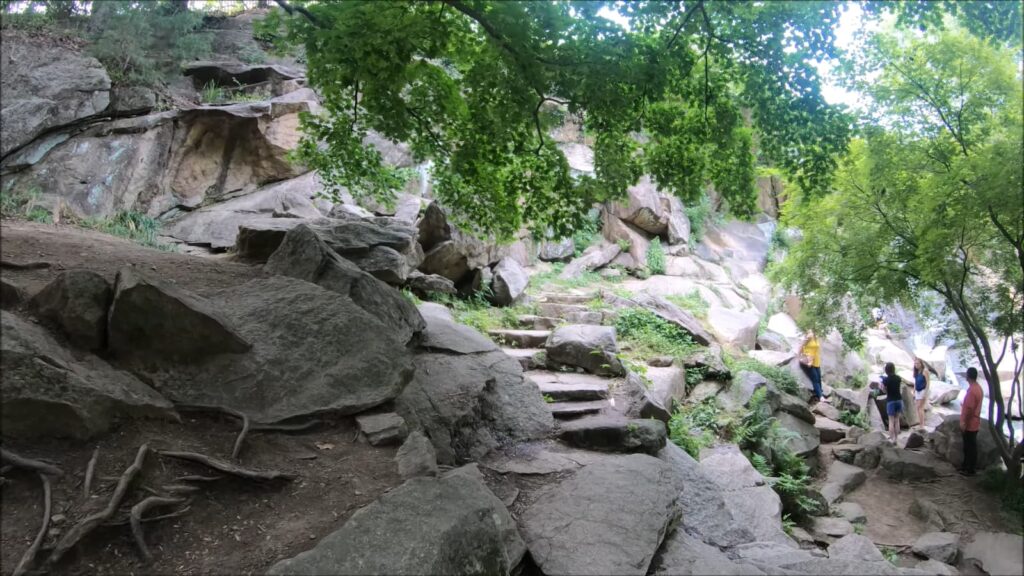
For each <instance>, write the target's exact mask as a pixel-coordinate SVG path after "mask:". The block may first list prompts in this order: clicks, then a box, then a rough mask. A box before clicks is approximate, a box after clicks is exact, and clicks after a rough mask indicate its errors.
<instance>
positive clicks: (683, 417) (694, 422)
mask: <svg viewBox="0 0 1024 576" xmlns="http://www.w3.org/2000/svg"><path fill="white" fill-rule="evenodd" d="M720 415H721V411H720V410H719V408H718V404H717V403H716V402H715V399H714V398H708V399H707V400H705V401H703V402H700V403H698V404H693V405H689V406H685V407H683V408H682V409H681V410H678V411H676V412H675V413H673V414H672V417H671V418H669V421H668V437H669V440H671V441H672V443H673V444H675V445H676V446H679V447H680V448H682V449H683V450H686V453H687V454H689V455H690V456H693V457H694V458H700V451H701V449H702V448H705V447H708V446H711V445H712V444H714V441H715V433H716V432H718V430H719V423H718V419H719V417H720Z"/></svg>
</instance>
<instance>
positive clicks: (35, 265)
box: [0, 260, 53, 270]
mask: <svg viewBox="0 0 1024 576" xmlns="http://www.w3.org/2000/svg"><path fill="white" fill-rule="evenodd" d="M50 266H53V264H51V263H49V262H11V261H10V260H0V268H8V269H10V270H39V269H40V268H49V267H50Z"/></svg>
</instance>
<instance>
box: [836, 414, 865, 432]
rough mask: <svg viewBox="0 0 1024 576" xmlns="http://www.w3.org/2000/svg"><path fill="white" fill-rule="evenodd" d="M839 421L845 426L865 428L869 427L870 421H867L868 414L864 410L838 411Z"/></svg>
mask: <svg viewBox="0 0 1024 576" xmlns="http://www.w3.org/2000/svg"><path fill="white" fill-rule="evenodd" d="M839 421H840V422H842V423H843V424H846V425H847V426H856V427H857V428H863V429H865V430H867V429H869V428H870V427H871V424H870V422H868V415H867V413H865V412H851V411H849V410H843V411H841V412H840V413H839Z"/></svg>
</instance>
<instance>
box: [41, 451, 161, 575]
mask: <svg viewBox="0 0 1024 576" xmlns="http://www.w3.org/2000/svg"><path fill="white" fill-rule="evenodd" d="M147 453H149V445H148V444H143V445H142V446H140V447H139V451H138V452H137V453H136V454H135V461H134V462H132V465H131V466H129V467H128V468H127V469H126V470H125V471H124V474H122V475H121V479H120V480H118V482H117V487H116V488H114V493H113V495H111V496H110V501H109V502H107V506H106V508H104V509H103V510H100V511H99V512H97V513H95V514H92V515H90V516H87V517H86V518H85V519H83V520H82V521H81V522H79V523H78V524H75V525H74V526H72V528H71V529H70V530H68V531H67V533H65V534H64V536H63V537H62V538H61V539H60V540H58V541H57V545H56V546H55V547H54V549H53V552H52V553H50V557H49V558H48V559H47V561H46V564H47V565H49V566H52V565H54V564H56V563H57V562H58V561H60V559H61V557H63V556H64V554H65V553H67V551H68V550H70V549H72V548H74V547H75V545H77V544H78V543H79V542H80V541H81V540H82V538H84V537H85V536H87V535H88V534H89V533H90V532H92V531H93V530H95V529H96V527H97V526H99V525H101V524H103V523H104V522H106V521H107V520H109V519H110V517H111V516H113V515H114V513H115V512H117V509H118V507H120V506H121V501H122V500H124V497H125V494H126V493H127V492H128V487H129V486H130V485H131V483H132V480H134V479H135V477H136V476H138V474H139V472H140V471H141V470H142V464H143V463H144V462H145V461H146V454H147Z"/></svg>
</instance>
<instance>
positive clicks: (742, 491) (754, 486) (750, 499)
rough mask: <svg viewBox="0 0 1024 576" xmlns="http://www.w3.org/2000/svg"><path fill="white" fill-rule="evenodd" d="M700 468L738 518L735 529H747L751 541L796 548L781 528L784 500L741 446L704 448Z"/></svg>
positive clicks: (732, 513)
mask: <svg viewBox="0 0 1024 576" xmlns="http://www.w3.org/2000/svg"><path fill="white" fill-rule="evenodd" d="M700 467H701V470H702V471H703V472H704V475H705V476H706V477H707V478H708V479H710V480H711V481H712V482H714V483H715V484H716V485H717V486H718V487H719V490H720V491H721V492H722V496H723V497H724V498H725V502H726V509H728V510H729V511H730V513H731V515H732V517H733V518H734V519H735V521H736V522H735V524H734V525H733V528H734V529H736V528H739V529H745V530H748V531H749V532H750V533H751V534H752V535H753V536H754V538H753V539H752V540H748V542H750V541H760V542H776V543H779V544H784V545H786V546H792V547H796V543H794V542H793V541H792V539H790V538H789V536H787V535H786V533H785V532H783V530H782V501H781V500H780V499H779V496H778V494H776V493H775V490H773V489H772V488H771V486H769V485H768V482H767V481H766V480H765V478H764V477H763V476H761V474H760V473H759V472H758V471H757V470H755V469H754V467H753V466H752V465H751V464H750V461H749V460H747V457H746V456H744V455H743V453H742V452H740V449H739V447H737V446H736V445H734V444H725V445H721V446H716V447H714V448H710V449H705V450H702V451H701V459H700ZM684 490H685V488H684ZM701 496H703V494H701ZM712 502H713V500H712ZM726 517H727V516H726ZM733 533H734V534H736V532H733Z"/></svg>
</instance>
